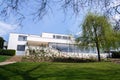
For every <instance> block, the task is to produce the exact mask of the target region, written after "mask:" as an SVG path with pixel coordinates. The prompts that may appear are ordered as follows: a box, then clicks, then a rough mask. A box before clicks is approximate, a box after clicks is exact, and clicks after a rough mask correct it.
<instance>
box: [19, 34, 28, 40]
mask: <svg viewBox="0 0 120 80" xmlns="http://www.w3.org/2000/svg"><path fill="white" fill-rule="evenodd" d="M26 40H27V36H22V35H19V36H18V41H26Z"/></svg>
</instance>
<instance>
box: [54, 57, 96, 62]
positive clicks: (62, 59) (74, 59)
mask: <svg viewBox="0 0 120 80" xmlns="http://www.w3.org/2000/svg"><path fill="white" fill-rule="evenodd" d="M52 61H53V62H69V63H82V62H83V63H85V62H96V61H97V60H96V58H77V57H54V59H53V60H52Z"/></svg>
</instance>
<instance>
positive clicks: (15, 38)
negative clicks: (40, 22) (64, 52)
mask: <svg viewBox="0 0 120 80" xmlns="http://www.w3.org/2000/svg"><path fill="white" fill-rule="evenodd" d="M73 43H74V38H73V37H72V36H70V35H63V34H52V33H42V35H41V36H39V35H29V34H16V33H10V35H9V41H8V49H14V50H16V55H24V54H25V51H26V49H27V48H28V46H41V45H45V46H49V47H50V46H52V47H54V48H57V47H58V48H60V47H63V46H64V47H65V46H66V47H67V46H68V45H69V46H70V44H73Z"/></svg>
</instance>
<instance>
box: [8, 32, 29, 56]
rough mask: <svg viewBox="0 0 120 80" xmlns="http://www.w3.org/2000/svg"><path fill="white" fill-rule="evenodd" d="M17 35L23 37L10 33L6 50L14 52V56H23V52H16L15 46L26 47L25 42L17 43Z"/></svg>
mask: <svg viewBox="0 0 120 80" xmlns="http://www.w3.org/2000/svg"><path fill="white" fill-rule="evenodd" d="M19 35H25V34H14V33H10V35H9V41H8V48H7V49H14V50H16V55H24V53H25V51H17V45H26V42H27V41H18V36H19ZM25 36H27V35H25Z"/></svg>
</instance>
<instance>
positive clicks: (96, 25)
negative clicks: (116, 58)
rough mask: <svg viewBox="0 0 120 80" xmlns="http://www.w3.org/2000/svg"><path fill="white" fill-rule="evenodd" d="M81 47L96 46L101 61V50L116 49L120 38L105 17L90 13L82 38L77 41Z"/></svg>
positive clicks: (83, 26)
mask: <svg viewBox="0 0 120 80" xmlns="http://www.w3.org/2000/svg"><path fill="white" fill-rule="evenodd" d="M76 41H77V43H79V45H84V46H91V47H93V46H95V47H96V48H97V53H98V61H100V60H101V59H100V49H104V50H109V49H110V48H112V47H113V48H116V47H117V46H116V44H117V43H116V42H119V37H118V35H117V34H115V33H114V32H113V29H112V26H111V24H110V22H109V21H108V19H107V18H106V17H105V16H101V15H95V14H92V13H89V14H88V15H87V16H86V18H85V20H84V22H83V25H82V36H80V37H79V38H77V39H76Z"/></svg>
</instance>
